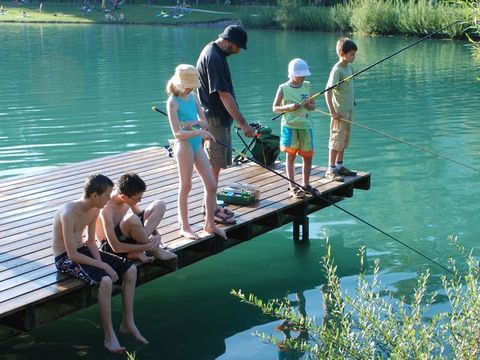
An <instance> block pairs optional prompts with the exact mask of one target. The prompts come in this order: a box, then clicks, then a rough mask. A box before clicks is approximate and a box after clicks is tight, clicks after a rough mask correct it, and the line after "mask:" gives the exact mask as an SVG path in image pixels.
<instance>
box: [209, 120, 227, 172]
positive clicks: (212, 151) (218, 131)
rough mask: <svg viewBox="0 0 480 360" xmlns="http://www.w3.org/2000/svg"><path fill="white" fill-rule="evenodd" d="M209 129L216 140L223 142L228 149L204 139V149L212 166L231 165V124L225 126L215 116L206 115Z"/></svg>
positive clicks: (224, 166) (222, 166) (225, 166)
mask: <svg viewBox="0 0 480 360" xmlns="http://www.w3.org/2000/svg"><path fill="white" fill-rule="evenodd" d="M207 122H208V125H209V129H208V131H210V132H211V133H212V135H213V137H214V138H215V139H216V140H219V141H221V142H223V143H224V144H225V145H227V146H228V149H227V148H226V147H225V146H223V145H220V144H219V143H216V142H213V141H205V151H206V152H207V156H208V158H209V160H210V164H211V165H212V167H214V168H223V169H225V168H227V167H228V166H229V165H232V132H231V126H228V127H225V126H223V125H222V123H221V121H220V119H219V118H217V117H207Z"/></svg>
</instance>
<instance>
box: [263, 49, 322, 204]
mask: <svg viewBox="0 0 480 360" xmlns="http://www.w3.org/2000/svg"><path fill="white" fill-rule="evenodd" d="M310 75H311V73H310V69H309V68H308V65H307V63H306V62H305V61H304V60H302V59H300V58H297V59H293V60H292V61H290V63H289V64H288V81H287V82H285V83H283V84H281V85H280V86H279V87H278V90H277V94H276V95H275V99H274V100H273V107H272V110H273V112H276V113H284V114H283V116H282V129H281V135H280V150H282V151H283V152H285V154H286V158H287V161H286V162H287V164H286V170H287V177H288V179H289V180H290V187H289V193H290V195H291V196H293V197H295V198H300V199H301V198H304V197H305V191H304V190H303V189H302V188H301V187H299V186H296V185H295V184H294V182H295V159H296V157H297V154H298V155H300V156H301V157H302V160H303V167H302V175H303V187H304V188H306V189H307V191H308V192H309V193H310V194H312V195H320V192H319V191H318V190H317V189H315V188H314V187H312V186H311V185H310V172H311V170H312V158H313V154H314V150H313V132H312V125H311V123H310V119H309V112H310V111H313V110H315V103H314V102H313V101H312V100H309V98H310V97H311V95H312V93H311V86H310V82H309V81H305V77H307V76H310Z"/></svg>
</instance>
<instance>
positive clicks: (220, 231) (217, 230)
mask: <svg viewBox="0 0 480 360" xmlns="http://www.w3.org/2000/svg"><path fill="white" fill-rule="evenodd" d="M203 230H205V231H206V232H207V233H209V234H217V235H218V236H220V237H221V238H222V239H225V240H227V234H226V233H225V231H223V229H220V228H219V227H217V226H215V225H213V226H208V225H205V226H204V227H203Z"/></svg>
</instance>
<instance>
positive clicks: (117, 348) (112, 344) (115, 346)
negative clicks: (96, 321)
mask: <svg viewBox="0 0 480 360" xmlns="http://www.w3.org/2000/svg"><path fill="white" fill-rule="evenodd" d="M103 345H104V346H105V349H107V350H108V351H110V352H111V353H114V354H123V353H124V352H125V350H126V349H125V348H124V347H123V346H121V345H120V343H119V342H118V339H117V337H116V336H115V338H113V339H110V340H107V339H105V340H104V341H103Z"/></svg>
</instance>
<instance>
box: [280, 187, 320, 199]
mask: <svg viewBox="0 0 480 360" xmlns="http://www.w3.org/2000/svg"><path fill="white" fill-rule="evenodd" d="M304 188H305V190H306V193H307V194H309V195H313V196H317V197H319V196H322V194H321V193H320V191H318V189H315V188H314V187H313V186H312V185H307V186H304ZM288 192H289V193H290V196H292V197H294V198H296V199H303V198H304V197H305V195H306V193H305V191H304V190H303V189H302V188H301V187H299V186H294V187H293V188H290V189H288Z"/></svg>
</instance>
